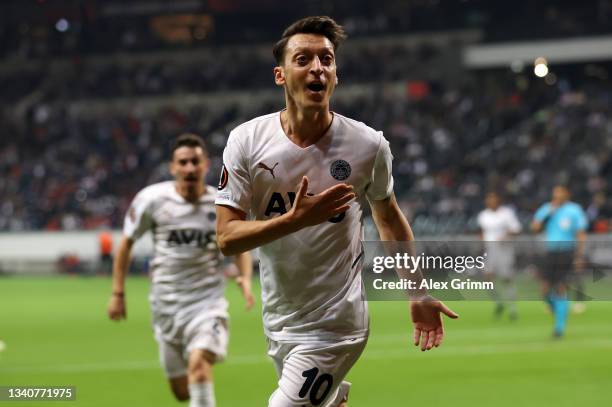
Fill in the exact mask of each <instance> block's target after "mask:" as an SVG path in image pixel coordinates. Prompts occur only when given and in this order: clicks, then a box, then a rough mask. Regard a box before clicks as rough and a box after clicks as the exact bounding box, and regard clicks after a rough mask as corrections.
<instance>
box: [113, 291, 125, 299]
mask: <svg viewBox="0 0 612 407" xmlns="http://www.w3.org/2000/svg"><path fill="white" fill-rule="evenodd" d="M113 297H118V298H124V297H125V292H124V291H113Z"/></svg>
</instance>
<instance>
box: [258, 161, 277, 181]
mask: <svg viewBox="0 0 612 407" xmlns="http://www.w3.org/2000/svg"><path fill="white" fill-rule="evenodd" d="M277 165H278V163H276V164H274V166H272V168H270V167H268V166H267V165H266V164H264V163H263V162H261V163H259V164H257V168H263V169H264V170H266V171H270V174H272V178H276V177H275V176H274V169H275V168H276V166H277Z"/></svg>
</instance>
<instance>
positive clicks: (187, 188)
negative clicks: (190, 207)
mask: <svg viewBox="0 0 612 407" xmlns="http://www.w3.org/2000/svg"><path fill="white" fill-rule="evenodd" d="M174 188H176V192H178V194H179V195H180V196H182V197H183V199H185V200H186V201H189V202H197V201H198V200H199V199H200V197H201V196H202V195H204V192H206V189H204V185H203V184H197V185H194V186H191V185H185V184H181V183H180V182H176V183H175V184H174Z"/></svg>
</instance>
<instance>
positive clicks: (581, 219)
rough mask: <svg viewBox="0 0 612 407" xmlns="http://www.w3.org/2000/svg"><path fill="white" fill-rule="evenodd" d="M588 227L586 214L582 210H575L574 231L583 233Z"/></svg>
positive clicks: (578, 208)
mask: <svg viewBox="0 0 612 407" xmlns="http://www.w3.org/2000/svg"><path fill="white" fill-rule="evenodd" d="M588 225H589V221H588V220H587V217H586V214H585V213H584V211H583V210H582V208H580V207H577V208H576V229H578V231H580V232H583V231H585V230H586V228H587V226H588Z"/></svg>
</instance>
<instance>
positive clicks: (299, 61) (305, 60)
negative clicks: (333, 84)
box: [295, 55, 308, 65]
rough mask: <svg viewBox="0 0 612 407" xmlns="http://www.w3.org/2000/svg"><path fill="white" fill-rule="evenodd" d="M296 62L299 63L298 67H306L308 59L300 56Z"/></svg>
mask: <svg viewBox="0 0 612 407" xmlns="http://www.w3.org/2000/svg"><path fill="white" fill-rule="evenodd" d="M295 62H297V63H298V65H306V63H307V62H308V58H306V56H305V55H298V57H297V58H295Z"/></svg>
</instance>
